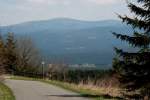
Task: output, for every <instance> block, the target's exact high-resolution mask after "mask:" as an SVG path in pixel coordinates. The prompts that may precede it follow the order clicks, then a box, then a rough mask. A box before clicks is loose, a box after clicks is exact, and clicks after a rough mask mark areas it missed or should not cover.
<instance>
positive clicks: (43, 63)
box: [41, 61, 45, 79]
mask: <svg viewBox="0 0 150 100" xmlns="http://www.w3.org/2000/svg"><path fill="white" fill-rule="evenodd" d="M41 64H42V74H43V79H44V65H45V62H44V61H42V62H41Z"/></svg>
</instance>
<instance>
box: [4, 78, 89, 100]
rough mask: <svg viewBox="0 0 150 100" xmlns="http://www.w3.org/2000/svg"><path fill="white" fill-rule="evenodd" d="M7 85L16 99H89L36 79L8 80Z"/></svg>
mask: <svg viewBox="0 0 150 100" xmlns="http://www.w3.org/2000/svg"><path fill="white" fill-rule="evenodd" d="M5 82H6V85H8V86H9V87H10V88H11V89H12V91H13V92H14V95H15V96H16V100H89V99H87V98H82V97H81V96H80V95H78V94H76V93H73V92H70V91H67V90H64V89H61V88H59V87H56V86H53V85H49V84H45V83H42V82H36V81H23V80H9V79H7V80H6V81H5Z"/></svg>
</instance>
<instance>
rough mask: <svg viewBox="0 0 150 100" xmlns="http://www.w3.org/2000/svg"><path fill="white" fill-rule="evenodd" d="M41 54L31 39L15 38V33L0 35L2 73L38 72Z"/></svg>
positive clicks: (0, 66)
mask: <svg viewBox="0 0 150 100" xmlns="http://www.w3.org/2000/svg"><path fill="white" fill-rule="evenodd" d="M39 60H40V56H39V52H38V50H37V49H36V46H35V45H34V43H33V42H32V39H30V38H29V37H25V36H24V37H15V35H14V34H13V33H8V34H7V36H2V35H0V69H1V70H0V71H1V72H0V73H4V72H5V73H13V74H15V73H22V72H35V71H38V66H39Z"/></svg>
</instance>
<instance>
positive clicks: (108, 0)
mask: <svg viewBox="0 0 150 100" xmlns="http://www.w3.org/2000/svg"><path fill="white" fill-rule="evenodd" d="M26 1H28V2H29V3H33V4H39V5H41V4H45V5H57V4H62V5H69V4H71V3H72V4H74V3H83V4H85V3H89V4H90V3H94V4H98V5H108V4H114V3H117V2H118V1H122V0H26Z"/></svg>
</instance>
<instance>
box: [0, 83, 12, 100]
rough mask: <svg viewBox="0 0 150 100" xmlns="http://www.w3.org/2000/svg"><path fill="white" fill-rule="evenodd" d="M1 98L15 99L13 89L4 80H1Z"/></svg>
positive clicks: (4, 99) (0, 99)
mask: <svg viewBox="0 0 150 100" xmlns="http://www.w3.org/2000/svg"><path fill="white" fill-rule="evenodd" d="M0 100H15V97H14V95H13V93H12V91H11V89H10V88H9V87H7V86H6V85H5V84H4V83H2V82H0Z"/></svg>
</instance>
